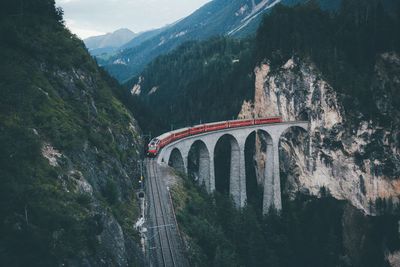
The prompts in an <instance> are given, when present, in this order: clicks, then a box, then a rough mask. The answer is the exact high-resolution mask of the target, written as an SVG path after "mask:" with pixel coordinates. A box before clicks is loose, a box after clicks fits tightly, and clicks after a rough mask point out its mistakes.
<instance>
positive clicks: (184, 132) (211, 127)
mask: <svg viewBox="0 0 400 267" xmlns="http://www.w3.org/2000/svg"><path fill="white" fill-rule="evenodd" d="M280 122H282V118H281V117H270V118H259V119H249V120H232V121H223V122H214V123H207V124H202V125H196V126H193V127H190V128H183V129H179V130H175V131H172V132H167V133H165V134H162V135H160V136H158V137H155V138H153V139H152V140H151V141H150V143H149V144H148V149H147V156H148V157H156V156H157V155H158V153H159V152H160V150H161V149H162V148H163V147H164V146H166V145H168V144H170V143H172V142H174V141H177V140H179V139H182V138H185V137H187V136H193V135H198V134H202V133H207V132H213V131H219V130H224V129H229V128H239V127H246V126H252V125H261V124H271V123H280Z"/></svg>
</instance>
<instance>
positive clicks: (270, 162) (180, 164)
mask: <svg viewBox="0 0 400 267" xmlns="http://www.w3.org/2000/svg"><path fill="white" fill-rule="evenodd" d="M292 127H300V128H302V129H304V130H305V131H306V132H308V122H306V121H298V122H284V123H276V124H264V125H252V126H249V127H241V128H230V129H224V130H220V131H215V132H207V133H203V134H199V135H195V136H189V137H186V138H183V139H181V140H178V141H175V142H173V143H171V144H168V145H167V146H165V147H164V148H163V149H162V150H161V151H160V153H159V155H158V157H157V162H158V163H159V164H169V165H170V166H172V167H174V168H175V169H177V170H179V171H182V172H184V173H188V160H189V151H190V150H191V148H192V147H193V146H194V145H196V146H197V147H198V159H199V162H198V165H199V171H198V176H199V177H198V178H199V179H198V180H199V182H200V183H201V184H205V187H206V189H207V191H208V192H213V191H214V190H215V189H216V188H215V168H214V155H215V147H216V145H217V143H218V141H219V140H220V139H221V138H222V137H224V136H227V137H228V138H229V140H230V145H231V159H230V161H231V164H230V181H229V192H230V194H231V196H232V198H233V200H234V202H235V204H236V205H237V206H239V207H243V206H244V205H245V202H246V198H247V196H246V171H245V144H246V140H247V138H248V137H249V136H250V135H251V134H252V133H254V132H263V134H264V136H266V141H267V142H266V143H267V149H266V163H265V171H264V193H263V212H264V213H266V212H268V209H269V208H270V207H271V206H274V207H275V208H276V209H278V210H280V209H281V208H282V202H281V185H280V174H279V142H280V138H281V136H282V135H283V134H284V133H285V132H287V130H288V129H290V128H292Z"/></svg>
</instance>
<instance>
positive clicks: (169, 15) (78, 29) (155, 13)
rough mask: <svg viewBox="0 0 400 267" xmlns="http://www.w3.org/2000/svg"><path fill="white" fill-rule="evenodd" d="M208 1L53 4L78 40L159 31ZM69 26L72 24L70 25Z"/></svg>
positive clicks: (73, 0)
mask: <svg viewBox="0 0 400 267" xmlns="http://www.w3.org/2000/svg"><path fill="white" fill-rule="evenodd" d="M209 1H210V0H190V1H188V0H102V1H98V0H56V3H57V5H58V6H61V7H62V8H63V9H64V14H65V15H64V17H65V20H66V22H67V23H66V24H67V27H68V28H69V29H70V30H71V31H72V32H74V33H76V34H77V35H78V36H79V37H81V38H86V37H88V35H89V36H91V34H92V33H93V34H94V35H96V33H106V32H112V31H115V30H117V29H119V28H129V29H131V30H132V31H135V32H140V31H144V30H149V29H153V28H158V27H162V26H164V25H166V24H169V23H172V22H174V21H176V20H178V19H181V18H182V17H185V16H187V15H189V14H190V13H192V12H193V11H194V10H196V9H197V8H199V7H200V6H202V5H203V4H205V3H206V2H209ZM72 22H73V23H72Z"/></svg>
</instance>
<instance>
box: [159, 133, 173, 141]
mask: <svg viewBox="0 0 400 267" xmlns="http://www.w3.org/2000/svg"><path fill="white" fill-rule="evenodd" d="M170 135H171V133H170V132H166V133H163V134H162V135H160V136H157V139H158V140H161V139H164V138H167V137H168V136H170Z"/></svg>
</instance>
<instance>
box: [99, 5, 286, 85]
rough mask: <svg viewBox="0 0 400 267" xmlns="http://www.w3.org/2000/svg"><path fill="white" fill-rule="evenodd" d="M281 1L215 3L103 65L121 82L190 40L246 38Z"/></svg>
mask: <svg viewBox="0 0 400 267" xmlns="http://www.w3.org/2000/svg"><path fill="white" fill-rule="evenodd" d="M278 2H280V0H263V1H251V0H240V1H228V0H216V1H212V2H210V3H208V4H206V5H204V6H203V7H201V8H200V9H198V10H197V11H195V12H194V13H193V14H192V15H190V16H188V17H186V18H184V19H182V20H180V21H178V22H177V23H175V24H173V25H170V26H168V27H166V28H164V29H162V30H161V32H160V33H158V34H157V35H156V36H153V37H152V38H150V39H148V40H146V41H144V42H142V43H140V44H139V45H136V46H134V47H128V46H127V47H126V49H125V50H123V51H122V52H121V53H119V54H117V55H115V56H114V57H112V58H111V59H110V60H108V61H107V62H101V64H102V65H103V66H104V67H105V68H106V69H107V71H109V73H110V74H111V75H112V76H114V77H115V78H117V79H118V80H119V81H120V82H123V81H126V80H128V79H129V78H131V77H133V76H135V75H136V74H138V72H140V71H141V70H142V69H143V67H144V66H145V64H147V63H148V62H150V61H151V60H152V59H154V58H155V57H157V56H158V55H161V54H165V53H168V52H169V51H171V50H172V49H174V48H176V47H177V46H178V45H180V44H182V43H183V42H185V41H188V40H205V39H207V38H209V37H211V36H218V35H232V36H246V35H249V34H252V33H254V32H255V31H256V29H257V26H258V23H259V22H260V20H261V18H262V14H263V13H265V12H267V11H268V10H269V9H270V8H272V7H273V6H274V5H276V4H277V3H278Z"/></svg>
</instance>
